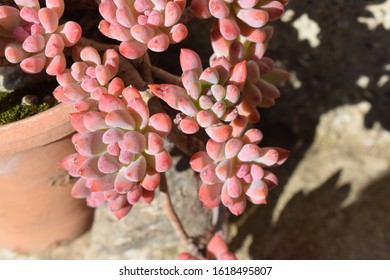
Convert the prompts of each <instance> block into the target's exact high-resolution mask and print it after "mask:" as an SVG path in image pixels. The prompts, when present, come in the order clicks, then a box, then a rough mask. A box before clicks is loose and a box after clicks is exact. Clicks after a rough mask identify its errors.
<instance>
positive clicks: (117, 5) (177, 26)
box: [99, 0, 188, 59]
mask: <svg viewBox="0 0 390 280" xmlns="http://www.w3.org/2000/svg"><path fill="white" fill-rule="evenodd" d="M185 6H186V0H170V1H167V0H163V1H161V0H135V1H134V0H131V1H121V0H115V1H113V0H103V1H102V2H101V3H100V5H99V11H100V14H101V15H102V16H103V18H104V19H103V20H102V21H101V22H100V25H99V30H100V31H101V32H102V33H103V34H104V35H105V36H107V37H109V38H112V39H115V40H118V41H121V42H122V43H121V44H120V46H119V51H120V53H121V54H122V55H123V56H125V57H127V58H129V59H135V58H139V57H141V56H143V55H144V54H145V53H146V51H147V50H148V49H149V50H152V51H155V52H162V51H165V50H166V49H167V48H168V46H169V44H175V43H179V42H181V41H182V40H183V39H184V38H185V37H186V36H187V33H188V31H187V28H186V26H185V25H184V24H182V23H179V22H178V21H179V19H180V17H181V15H182V13H183V10H184V8H185Z"/></svg>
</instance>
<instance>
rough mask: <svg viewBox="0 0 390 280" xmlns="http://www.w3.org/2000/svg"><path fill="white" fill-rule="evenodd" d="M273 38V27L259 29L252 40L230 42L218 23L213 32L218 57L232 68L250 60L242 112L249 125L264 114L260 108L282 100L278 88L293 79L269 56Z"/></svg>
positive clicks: (214, 55) (215, 52) (244, 39)
mask: <svg viewBox="0 0 390 280" xmlns="http://www.w3.org/2000/svg"><path fill="white" fill-rule="evenodd" d="M271 37H272V28H271V27H269V28H263V29H256V32H252V34H251V37H244V36H241V37H240V38H239V39H236V40H232V41H229V40H226V39H225V38H223V36H222V35H221V33H220V30H219V29H218V28H216V25H215V24H214V26H213V28H212V30H211V44H212V47H213V50H214V54H213V55H212V57H211V58H210V60H211V61H213V60H215V59H216V57H220V56H225V57H227V58H228V59H229V62H230V63H231V64H232V65H236V64H239V63H242V62H243V61H246V66H247V79H246V81H245V84H244V86H243V89H242V93H243V98H242V102H241V104H240V108H241V111H242V112H243V114H244V115H245V116H247V117H248V120H249V122H258V121H259V119H260V114H259V112H258V111H257V108H258V107H260V108H269V107H272V106H273V105H274V104H275V100H276V99H277V98H279V97H280V92H279V90H278V88H277V87H276V86H277V85H280V84H281V83H283V82H284V81H285V80H287V79H288V78H289V77H290V74H289V73H288V72H287V71H285V70H283V69H279V68H276V67H275V63H274V61H273V60H272V59H271V58H268V57H265V56H264V53H265V51H266V48H267V43H268V41H269V40H270V38H271Z"/></svg>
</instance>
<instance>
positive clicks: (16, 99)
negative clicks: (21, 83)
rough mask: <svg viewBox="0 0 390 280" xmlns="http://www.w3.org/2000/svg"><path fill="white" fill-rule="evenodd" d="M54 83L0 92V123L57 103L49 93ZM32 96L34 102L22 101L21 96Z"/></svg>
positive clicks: (22, 116)
mask: <svg viewBox="0 0 390 280" xmlns="http://www.w3.org/2000/svg"><path fill="white" fill-rule="evenodd" d="M53 89H54V84H52V83H50V82H49V83H45V86H44V88H43V87H42V85H41V84H38V85H34V86H30V87H29V88H28V89H21V90H15V91H12V92H0V125H3V124H7V123H11V122H14V121H18V120H21V119H24V118H27V117H31V116H33V115H35V114H37V113H40V112H43V111H45V110H47V109H49V108H51V107H53V106H55V105H57V104H58V102H57V100H56V99H55V98H54V97H53V96H52V95H51V92H52V91H53ZM26 96H30V97H31V96H33V97H34V99H35V100H34V101H36V102H24V101H23V98H24V97H26Z"/></svg>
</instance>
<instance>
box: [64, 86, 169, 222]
mask: <svg viewBox="0 0 390 280" xmlns="http://www.w3.org/2000/svg"><path fill="white" fill-rule="evenodd" d="M121 96H122V99H120V98H119V97H117V96H115V95H112V94H107V93H103V94H102V95H101V98H100V99H99V101H98V109H99V110H98V111H87V112H78V113H73V114H71V121H72V124H73V125H74V127H75V129H76V130H77V131H78V133H77V134H75V135H74V136H73V138H72V141H73V144H74V146H75V148H76V150H77V153H75V154H72V155H70V156H68V157H67V158H65V159H64V160H63V162H62V166H63V167H64V168H65V169H67V170H68V172H69V173H70V175H72V176H74V177H80V178H79V179H78V181H77V182H76V184H75V185H74V186H73V189H72V195H73V196H74V197H76V198H86V199H87V203H88V205H89V206H91V207H96V206H98V205H101V204H103V203H105V202H106V201H107V202H108V204H109V208H110V209H111V211H112V212H113V213H114V214H115V215H116V216H117V217H118V218H122V217H123V216H125V215H126V214H127V213H128V212H129V211H130V209H131V208H132V205H133V204H135V203H136V202H137V201H139V200H142V201H146V202H151V201H152V200H153V197H154V190H155V189H156V188H157V187H158V185H159V183H160V173H162V172H165V171H167V170H168V169H169V168H170V167H171V165H172V159H171V156H170V154H169V152H168V151H167V150H166V149H165V148H164V142H163V137H165V136H166V135H167V134H168V133H169V132H170V130H171V120H170V118H169V116H168V115H166V114H163V113H157V114H154V115H152V116H150V113H149V109H148V106H147V104H146V103H145V102H144V101H143V99H142V97H141V95H140V93H139V91H138V90H136V89H135V88H134V87H131V86H130V87H127V88H125V89H124V90H123V91H122V93H121Z"/></svg>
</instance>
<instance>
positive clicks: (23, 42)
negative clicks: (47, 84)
mask: <svg viewBox="0 0 390 280" xmlns="http://www.w3.org/2000/svg"><path fill="white" fill-rule="evenodd" d="M15 3H16V4H17V5H18V7H19V9H17V8H14V7H10V6H0V38H1V41H2V43H1V44H0V55H1V56H5V58H6V59H7V60H8V61H9V62H11V63H20V67H21V69H22V70H23V71H25V72H27V73H39V72H41V71H42V70H43V69H45V68H46V72H47V74H49V75H52V76H55V75H58V74H60V73H62V72H63V71H64V70H65V68H66V60H65V56H64V54H63V50H64V48H65V47H71V46H73V45H75V44H76V43H77V42H78V41H79V39H80V37H81V27H80V26H79V24H77V23H76V22H73V21H68V22H66V23H64V24H61V25H59V19H60V18H61V16H62V14H63V12H64V9H65V7H64V2H63V0H46V7H44V8H41V7H40V5H39V2H38V0H15Z"/></svg>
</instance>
